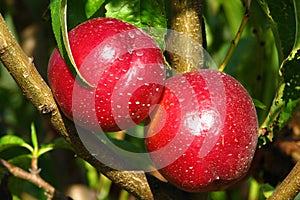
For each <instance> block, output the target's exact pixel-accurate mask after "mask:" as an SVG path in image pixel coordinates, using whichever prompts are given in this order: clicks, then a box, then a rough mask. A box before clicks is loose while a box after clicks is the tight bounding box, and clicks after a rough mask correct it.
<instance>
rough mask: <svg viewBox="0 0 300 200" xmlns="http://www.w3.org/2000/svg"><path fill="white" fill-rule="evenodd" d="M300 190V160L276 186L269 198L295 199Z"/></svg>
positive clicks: (277, 199)
mask: <svg viewBox="0 0 300 200" xmlns="http://www.w3.org/2000/svg"><path fill="white" fill-rule="evenodd" d="M299 192H300V162H297V163H296V165H295V166H294V168H293V169H292V171H291V172H290V173H289V175H288V176H287V177H286V178H285V179H284V180H283V182H282V183H281V184H280V185H279V186H278V187H277V188H276V190H275V191H274V192H273V194H272V195H271V196H270V197H269V198H268V200H281V199H294V198H295V197H296V196H297V194H298V193H299Z"/></svg>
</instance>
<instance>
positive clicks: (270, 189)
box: [261, 184, 275, 198]
mask: <svg viewBox="0 0 300 200" xmlns="http://www.w3.org/2000/svg"><path fill="white" fill-rule="evenodd" d="M261 189H262V191H263V194H264V197H265V198H268V197H270V196H271V195H272V193H273V192H274V190H275V189H274V187H272V186H271V185H269V184H263V185H261Z"/></svg>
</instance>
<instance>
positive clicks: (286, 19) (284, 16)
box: [267, 0, 298, 59]
mask: <svg viewBox="0 0 300 200" xmlns="http://www.w3.org/2000/svg"><path fill="white" fill-rule="evenodd" d="M297 1H298V0H297ZM267 2H268V6H269V10H270V15H271V17H272V19H273V21H274V24H275V29H276V30H274V29H273V31H276V32H278V36H279V41H278V40H277V41H276V42H279V43H281V44H280V46H281V49H278V50H279V51H282V53H283V59H284V58H286V57H288V56H289V54H290V53H291V51H292V49H293V47H294V43H295V36H296V13H295V7H294V4H293V1H292V0H286V1H274V0H267Z"/></svg>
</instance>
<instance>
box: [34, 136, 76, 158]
mask: <svg viewBox="0 0 300 200" xmlns="http://www.w3.org/2000/svg"><path fill="white" fill-rule="evenodd" d="M54 149H68V150H73V149H72V147H71V146H70V144H69V143H67V142H66V141H65V140H64V139H63V138H58V139H56V140H54V141H53V142H52V143H50V144H42V145H41V147H40V149H39V152H38V156H41V155H43V154H45V153H47V152H49V151H52V150H54Z"/></svg>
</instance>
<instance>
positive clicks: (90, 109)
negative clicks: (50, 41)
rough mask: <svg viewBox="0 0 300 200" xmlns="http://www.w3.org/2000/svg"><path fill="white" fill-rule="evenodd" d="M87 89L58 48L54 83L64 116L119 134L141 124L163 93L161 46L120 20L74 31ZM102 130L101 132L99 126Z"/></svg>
mask: <svg viewBox="0 0 300 200" xmlns="http://www.w3.org/2000/svg"><path fill="white" fill-rule="evenodd" d="M69 42H70V47H71V50H72V54H73V57H74V60H75V63H76V65H77V66H78V68H79V70H80V73H81V75H82V76H83V77H84V78H85V79H86V80H87V82H89V83H90V84H92V85H94V86H96V87H95V88H85V87H83V86H82V85H81V84H79V83H78V81H75V77H74V76H73V74H72V73H71V72H70V70H69V69H68V67H67V65H66V64H65V62H64V61H63V59H62V57H61V55H60V54H59V51H58V50H57V49H55V50H54V51H53V53H52V55H51V58H50V60H49V64H48V80H49V84H50V86H51V89H52V91H53V94H54V97H55V99H56V100H57V102H58V104H59V105H60V108H61V109H62V111H63V113H64V114H65V115H66V116H67V117H68V118H69V119H71V120H74V121H75V123H76V124H78V125H79V126H82V127H84V128H87V129H90V130H93V131H105V132H111V131H118V130H121V129H126V128H129V127H130V126H133V125H135V124H137V123H140V122H141V121H142V120H144V119H145V118H146V117H147V116H148V114H149V113H148V112H149V111H150V108H151V106H152V105H154V104H156V103H157V102H158V101H159V99H160V97H161V95H162V92H163V85H164V80H165V68H164V59H163V55H162V53H161V50H160V49H159V47H158V45H157V44H156V43H155V41H154V40H152V39H151V37H150V36H149V35H147V34H146V33H144V32H143V31H141V30H140V29H138V28H136V27H134V26H133V25H130V24H128V23H125V22H123V21H120V20H118V19H114V18H95V19H92V20H89V21H86V22H84V23H82V24H80V25H78V26H77V27H75V28H74V29H72V30H71V31H70V32H69ZM99 125H100V126H101V129H100V127H99Z"/></svg>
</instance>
